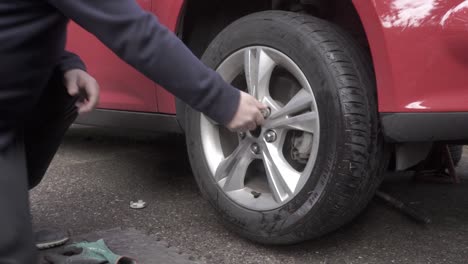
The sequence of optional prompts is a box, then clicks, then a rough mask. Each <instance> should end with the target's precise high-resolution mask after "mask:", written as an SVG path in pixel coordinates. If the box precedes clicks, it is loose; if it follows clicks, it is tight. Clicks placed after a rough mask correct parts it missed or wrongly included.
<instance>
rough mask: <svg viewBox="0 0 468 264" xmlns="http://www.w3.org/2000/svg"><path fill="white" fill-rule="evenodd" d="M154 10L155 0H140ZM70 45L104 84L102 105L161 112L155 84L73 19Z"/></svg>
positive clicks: (116, 108)
mask: <svg viewBox="0 0 468 264" xmlns="http://www.w3.org/2000/svg"><path fill="white" fill-rule="evenodd" d="M137 2H138V3H139V4H140V6H141V7H142V8H144V9H145V10H148V11H151V9H152V0H137ZM67 49H68V50H70V51H72V52H75V53H77V54H78V55H79V56H80V57H81V58H82V59H83V61H84V62H85V63H86V65H87V67H88V71H89V72H90V74H92V75H93V76H94V77H95V78H96V80H97V81H98V82H99V84H100V86H101V98H100V102H99V105H98V108H101V109H112V110H125V111H138V112H157V111H158V106H157V100H156V88H155V84H154V83H153V82H152V81H151V80H149V79H148V78H146V77H145V76H144V75H143V74H141V73H139V72H138V71H136V70H135V69H133V68H132V67H131V66H129V65H128V64H127V63H125V62H124V61H122V60H121V59H120V58H118V57H117V56H116V55H115V54H114V53H113V52H112V51H111V50H110V49H108V48H107V47H106V46H104V45H103V44H102V43H101V42H100V41H99V40H98V39H97V38H96V37H94V36H93V35H91V34H90V33H88V32H87V31H85V30H84V29H82V28H81V27H79V26H78V25H76V24H75V23H70V26H69V38H68V44H67Z"/></svg>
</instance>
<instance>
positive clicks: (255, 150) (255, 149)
mask: <svg viewBox="0 0 468 264" xmlns="http://www.w3.org/2000/svg"><path fill="white" fill-rule="evenodd" d="M250 149H251V150H252V152H253V153H254V154H259V153H260V146H259V145H258V144H255V143H254V144H252V146H250Z"/></svg>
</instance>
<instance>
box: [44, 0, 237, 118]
mask: <svg viewBox="0 0 468 264" xmlns="http://www.w3.org/2000/svg"><path fill="white" fill-rule="evenodd" d="M47 1H48V2H49V3H50V4H51V5H53V6H55V7H56V8H57V9H58V10H59V11H60V12H62V13H63V14H64V15H65V16H67V17H68V18H70V19H71V20H73V21H75V22H76V23H77V24H79V25H80V26H82V27H83V28H85V29H86V30H88V31H89V32H90V33H92V34H93V35H95V36H96V37H97V38H98V39H99V40H101V41H102V42H103V43H104V44H105V45H106V46H107V47H109V48H110V49H111V50H112V51H114V52H115V53H116V54H117V55H118V56H119V57H120V58H122V59H123V60H125V61H126V62H127V63H129V64H130V65H132V66H133V67H135V68H136V69H137V70H139V71H140V72H142V73H143V74H145V75H146V76H147V77H149V78H150V79H151V80H153V81H154V82H156V83H158V84H160V85H162V86H163V87H164V88H166V89H167V90H169V91H170V92H171V93H173V94H174V95H175V96H177V97H179V98H180V99H182V100H183V101H184V102H186V103H187V104H188V105H190V106H191V107H193V108H194V109H196V110H198V111H200V112H203V113H205V114H207V115H208V116H209V117H210V118H212V119H213V120H215V121H217V122H219V123H221V124H224V125H226V124H227V123H229V122H230V121H231V120H232V119H233V117H234V115H235V114H236V111H237V109H238V106H239V101H240V92H239V90H237V89H236V88H234V87H232V86H231V85H229V84H227V83H226V82H224V81H223V80H222V78H221V77H220V76H219V75H218V74H217V73H216V72H214V71H213V70H211V69H210V68H208V67H207V66H205V65H204V64H203V63H202V62H201V61H200V60H198V58H196V57H195V56H194V55H193V54H192V52H191V51H190V50H189V49H188V48H187V47H186V46H185V45H184V44H183V43H182V41H180V40H179V39H178V38H177V36H176V35H175V34H173V33H172V32H170V30H168V29H167V28H166V27H165V26H163V25H162V24H160V23H159V22H158V21H157V19H156V17H155V16H153V15H152V14H150V13H147V12H145V11H144V10H142V9H141V8H140V6H138V4H137V3H136V1H135V0H98V1H97V0H47Z"/></svg>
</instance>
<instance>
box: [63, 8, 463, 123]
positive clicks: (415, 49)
mask: <svg viewBox="0 0 468 264" xmlns="http://www.w3.org/2000/svg"><path fill="white" fill-rule="evenodd" d="M138 2H139V3H140V4H141V6H142V7H143V8H145V9H146V10H148V11H151V12H153V13H154V14H155V15H157V16H158V18H159V19H160V21H161V22H162V23H164V24H165V25H166V26H168V27H169V28H170V29H171V30H175V29H176V27H177V22H178V21H179V17H180V15H181V10H182V6H183V4H184V0H138ZM353 2H354V5H355V7H356V10H357V11H358V13H359V15H360V17H361V21H362V24H363V26H364V28H365V31H366V33H367V37H368V40H369V44H370V48H371V52H372V57H373V62H374V67H375V72H376V78H377V87H378V97H379V111H380V112H383V113H387V112H388V113H395V112H413V113H414V112H468V104H467V102H468V89H467V85H468V78H467V77H468V48H467V47H468V26H467V25H468V21H467V20H468V1H460V0H383V1H369V0H353ZM68 47H69V49H70V50H72V51H76V52H77V53H78V54H79V55H80V56H81V57H82V58H83V59H84V61H85V62H86V64H87V65H88V67H89V71H90V72H91V73H92V74H93V75H94V76H95V77H96V78H97V80H98V81H99V82H100V84H101V86H102V97H101V102H100V105H99V107H100V108H105V109H117V110H129V111H142V112H160V113H167V114H174V113H175V111H176V110H175V100H174V97H173V96H172V95H171V94H170V93H168V92H167V91H165V90H164V89H162V88H161V87H159V86H157V85H156V84H154V83H153V82H151V81H150V80H149V79H147V78H146V77H144V76H142V75H141V74H139V73H138V72H137V71H136V70H134V69H132V68H131V67H130V66H128V65H127V64H126V63H124V62H122V61H121V60H120V59H119V58H117V57H116V56H115V55H114V54H113V53H112V52H110V51H109V50H108V49H107V48H106V47H104V45H102V44H100V43H99V41H98V40H97V39H95V38H94V37H93V36H91V35H90V34H89V33H87V32H85V31H83V30H82V29H80V28H79V27H78V26H76V25H74V24H71V26H70V39H69V46H68Z"/></svg>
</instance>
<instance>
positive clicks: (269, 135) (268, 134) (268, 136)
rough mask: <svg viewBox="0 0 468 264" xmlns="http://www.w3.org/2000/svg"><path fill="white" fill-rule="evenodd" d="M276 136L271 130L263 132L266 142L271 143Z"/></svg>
mask: <svg viewBox="0 0 468 264" xmlns="http://www.w3.org/2000/svg"><path fill="white" fill-rule="evenodd" d="M277 137H278V136H277V135H276V132H275V131H273V130H268V131H267V132H266V133H265V140H266V142H268V143H273V142H275V141H276V138H277Z"/></svg>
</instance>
